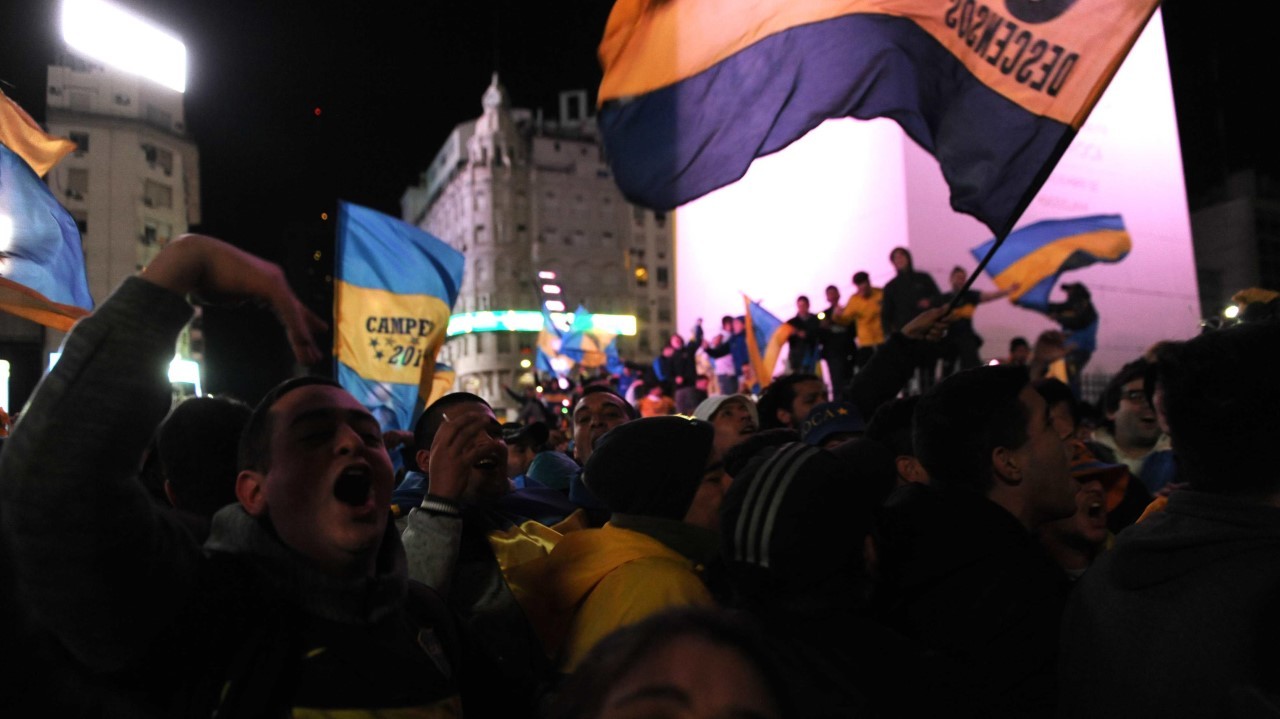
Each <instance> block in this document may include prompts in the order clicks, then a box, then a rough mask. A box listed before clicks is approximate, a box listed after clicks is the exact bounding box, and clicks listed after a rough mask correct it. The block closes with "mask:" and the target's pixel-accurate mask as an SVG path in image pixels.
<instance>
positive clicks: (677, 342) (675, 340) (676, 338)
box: [671, 335, 684, 349]
mask: <svg viewBox="0 0 1280 719" xmlns="http://www.w3.org/2000/svg"><path fill="white" fill-rule="evenodd" d="M671 347H673V348H675V349H680V348H681V347H684V338H683V337H681V336H680V335H671Z"/></svg>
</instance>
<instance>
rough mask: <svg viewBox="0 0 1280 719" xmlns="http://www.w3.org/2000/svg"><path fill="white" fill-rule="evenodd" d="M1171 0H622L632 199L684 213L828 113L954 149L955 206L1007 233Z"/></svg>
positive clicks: (614, 23)
mask: <svg viewBox="0 0 1280 719" xmlns="http://www.w3.org/2000/svg"><path fill="white" fill-rule="evenodd" d="M1157 4H1158V0H946V1H945V2H926V0H758V1H756V2H751V3H742V2H738V1H737V0H697V1H696V2H694V1H692V0H669V1H667V2H655V1H654V0H618V1H617V3H616V4H615V5H614V7H613V11H612V13H611V14H610V16H609V21H608V24H607V25H606V27H605V34H604V38H603V40H602V41H601V43H600V49H599V51H600V60H601V63H602V65H603V67H604V79H603V81H602V82H601V84H600V92H599V101H600V105H601V110H600V128H601V131H602V132H603V135H604V141H605V149H606V151H607V154H608V156H609V158H610V165H611V167H612V169H613V173H614V176H615V178H616V179H617V182H618V186H619V187H620V188H621V189H622V191H623V194H625V195H626V196H627V198H628V199H629V200H631V201H633V202H636V203H639V204H642V205H646V206H648V207H651V208H654V209H660V210H668V209H671V208H674V207H676V206H678V205H681V204H683V203H685V202H688V201H690V200H693V199H695V198H697V197H700V196H702V195H704V194H706V193H708V192H710V191H711V190H714V189H716V188H719V187H722V186H724V185H727V184H729V183H731V182H734V181H736V180H738V179H739V178H741V177H742V176H743V175H744V174H745V173H746V171H747V168H748V166H749V165H750V164H751V162H752V160H754V159H755V158H757V157H761V156H763V155H768V154H770V153H773V152H777V151H778V150H781V149H782V148H784V147H786V146H787V145H789V144H791V143H792V142H794V141H795V140H797V139H799V138H800V137H802V136H803V135H805V134H806V133H807V132H809V131H810V130H812V129H813V128H815V127H817V126H818V125H819V124H821V123H822V122H823V121H825V120H827V119H828V118H839V117H856V118H859V119H864V120H865V119H871V118H875V117H888V118H891V119H893V120H894V121H896V122H897V123H898V124H899V125H901V126H902V129H903V130H904V131H906V133H907V134H908V135H909V136H910V137H911V138H912V139H913V140H915V141H916V142H917V143H918V144H919V145H920V146H921V147H923V148H924V149H925V150H927V151H928V152H930V153H931V154H933V155H934V157H936V158H937V159H938V162H939V164H940V166H941V168H942V174H943V176H944V177H945V178H946V181H947V184H948V186H949V187H950V188H951V205H952V207H954V208H955V209H956V210H957V211H959V212H964V213H967V214H970V215H972V216H974V217H976V218H977V219H978V220H980V221H982V222H983V223H984V224H986V225H987V226H988V227H989V228H990V229H991V230H992V232H994V233H995V234H996V235H997V236H1003V235H1005V234H1007V233H1008V231H1009V230H1010V229H1012V228H1013V225H1014V223H1015V222H1016V221H1017V219H1018V217H1019V216H1021V214H1022V212H1023V211H1024V210H1025V209H1026V207H1027V205H1028V204H1029V203H1030V202H1031V200H1032V198H1034V197H1035V195H1036V193H1037V192H1038V191H1039V189H1040V186H1041V185H1043V184H1044V181H1045V180H1046V179H1047V178H1048V176H1049V173H1050V171H1051V170H1052V169H1053V166H1054V165H1055V164H1056V163H1057V161H1058V159H1059V158H1060V157H1061V156H1062V153H1063V152H1064V151H1065V150H1066V148H1067V146H1068V145H1069V144H1070V143H1071V140H1072V139H1073V138H1074V137H1075V134H1076V132H1077V131H1078V130H1079V129H1080V126H1081V125H1083V124H1084V121H1085V118H1086V117H1088V115H1089V112H1090V111H1091V110H1092V109H1093V106H1094V104H1096V102H1097V100H1098V98H1099V97H1100V96H1101V94H1102V91H1103V90H1104V89H1105V88H1106V86H1107V84H1108V83H1109V82H1110V81H1111V78H1112V76H1113V75H1114V74H1115V72H1116V70H1117V69H1118V68H1119V66H1120V63H1121V61H1122V60H1123V59H1124V57H1125V55H1126V54H1127V53H1128V52H1129V49H1130V48H1131V47H1132V46H1133V43H1134V42H1135V41H1136V40H1137V37H1138V34H1139V33H1140V32H1141V30H1142V28H1143V27H1145V25H1146V23H1147V21H1148V20H1149V19H1150V17H1151V15H1152V14H1153V13H1154V12H1155V9H1156V6H1157ZM851 159H852V158H851Z"/></svg>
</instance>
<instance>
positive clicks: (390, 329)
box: [334, 202, 464, 429]
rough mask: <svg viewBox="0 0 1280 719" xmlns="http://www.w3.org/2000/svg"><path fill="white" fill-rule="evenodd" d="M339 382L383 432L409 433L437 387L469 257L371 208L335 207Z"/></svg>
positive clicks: (411, 226) (421, 231)
mask: <svg viewBox="0 0 1280 719" xmlns="http://www.w3.org/2000/svg"><path fill="white" fill-rule="evenodd" d="M336 266H337V272H336V275H337V277H336V279H337V282H336V283H335V292H334V326H335V328H336V330H335V333H334V345H335V346H334V357H335V358H336V359H337V361H338V381H339V382H340V383H341V384H342V386H343V387H345V388H346V389H347V391H349V392H351V394H353V395H354V396H355V397H356V398H357V399H359V400H360V401H361V403H363V404H364V405H365V406H366V407H367V408H369V410H370V411H371V412H373V413H374V416H376V417H377V418H378V421H379V422H381V423H382V427H383V429H409V428H411V427H412V426H413V424H412V422H413V414H414V411H415V408H416V407H420V406H421V404H422V403H423V402H425V401H426V400H428V399H429V398H430V397H431V396H432V394H433V391H438V389H437V388H436V387H435V368H436V355H437V353H438V352H439V350H440V347H441V346H442V345H443V344H444V341H445V337H446V332H447V329H448V326H449V314H450V312H451V311H452V308H453V305H454V303H455V302H456V301H457V298H458V289H459V287H460V286H461V285H462V273H463V267H464V258H463V255H462V253H460V252H458V251H457V250H454V249H453V248H451V247H449V246H448V245H446V244H445V243H444V242H442V241H441V240H439V239H437V238H436V237H434V236H432V235H431V234H430V233H427V232H424V231H423V230H421V229H419V228H417V227H414V226H413V225H410V224H407V223H405V222H402V221H400V220H398V219H396V218H394V217H391V216H388V215H384V214H382V213H380V212H376V211H374V210H371V209H369V208H366V207H361V206H359V205H354V204H350V203H346V202H342V203H339V208H338V242H337V261H336Z"/></svg>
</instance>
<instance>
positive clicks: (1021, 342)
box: [1009, 337, 1031, 352]
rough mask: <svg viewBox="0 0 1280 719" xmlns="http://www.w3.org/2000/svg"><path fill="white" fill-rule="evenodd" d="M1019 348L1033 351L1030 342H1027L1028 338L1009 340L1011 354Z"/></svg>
mask: <svg viewBox="0 0 1280 719" xmlns="http://www.w3.org/2000/svg"><path fill="white" fill-rule="evenodd" d="M1019 347H1026V348H1027V349H1031V344H1030V343H1029V342H1027V338H1026V337H1014V338H1013V339H1011V340H1009V351H1010V352H1013V351H1014V350H1016V349H1018V348H1019Z"/></svg>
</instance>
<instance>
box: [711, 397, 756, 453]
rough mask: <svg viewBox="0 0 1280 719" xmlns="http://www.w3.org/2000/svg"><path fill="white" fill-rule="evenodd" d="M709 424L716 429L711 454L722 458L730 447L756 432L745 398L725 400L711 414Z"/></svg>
mask: <svg viewBox="0 0 1280 719" xmlns="http://www.w3.org/2000/svg"><path fill="white" fill-rule="evenodd" d="M711 425H712V426H713V427H715V430H716V436H715V441H714V445H713V446H714V449H713V450H712V454H713V455H714V456H715V457H718V458H723V457H724V453H725V452H728V451H729V448H730V447H732V446H734V445H735V444H737V443H739V442H741V441H742V440H744V439H746V438H747V437H750V436H751V435H753V434H755V432H756V423H755V420H753V419H751V411H750V410H749V409H748V408H747V400H746V399H739V398H735V399H730V400H725V402H724V404H722V405H720V409H718V410H716V413H715V414H713V415H711Z"/></svg>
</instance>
